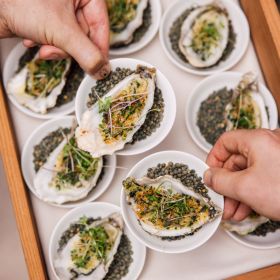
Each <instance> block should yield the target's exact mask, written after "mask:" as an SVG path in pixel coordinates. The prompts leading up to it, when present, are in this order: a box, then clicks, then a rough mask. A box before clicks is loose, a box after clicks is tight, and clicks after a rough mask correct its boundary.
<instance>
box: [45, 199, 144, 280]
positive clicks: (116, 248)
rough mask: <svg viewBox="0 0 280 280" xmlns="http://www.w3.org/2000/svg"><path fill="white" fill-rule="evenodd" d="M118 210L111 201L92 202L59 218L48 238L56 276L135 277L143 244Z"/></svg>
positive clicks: (124, 279)
mask: <svg viewBox="0 0 280 280" xmlns="http://www.w3.org/2000/svg"><path fill="white" fill-rule="evenodd" d="M118 210H119V209H118V208H117V207H116V206H114V205H112V204H108V203H92V204H87V205H85V206H83V207H80V208H76V209H74V210H72V211H70V212H69V213H68V214H67V215H65V216H64V217H63V218H62V219H61V221H60V222H59V223H58V225H57V226H56V228H55V229H54V231H53V234H52V237H51V242H50V263H51V266H52V269H53V271H54V273H55V275H56V276H57V278H58V279H60V280H68V279H95V280H102V279H106V280H113V279H114V280H121V279H122V280H128V279H136V278H137V276H138V275H139V273H140V272H141V269H142V266H143V264H144V259H145V247H144V246H141V245H140V244H139V243H138V242H137V241H136V240H135V239H134V238H133V237H132V236H131V234H130V233H129V232H127V230H126V229H125V225H124V222H123V219H122V216H121V214H120V213H119V211H118ZM135 258H140V259H135ZM135 261H137V263H135Z"/></svg>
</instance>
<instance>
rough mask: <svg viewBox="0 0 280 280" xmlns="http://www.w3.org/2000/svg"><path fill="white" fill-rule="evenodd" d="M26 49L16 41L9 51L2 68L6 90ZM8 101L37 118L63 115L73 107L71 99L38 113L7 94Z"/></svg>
mask: <svg viewBox="0 0 280 280" xmlns="http://www.w3.org/2000/svg"><path fill="white" fill-rule="evenodd" d="M25 51H26V48H25V47H24V46H23V44H22V43H18V44H17V45H16V46H15V47H14V48H13V49H12V51H11V52H10V54H9V55H8V57H7V59H6V61H5V65H4V69H3V82H4V87H5V89H6V90H7V84H8V81H9V80H10V79H11V78H12V77H13V76H14V73H15V71H16V70H17V68H18V62H19V59H20V57H21V56H22V55H23V54H24V52H25ZM8 97H9V99H10V101H11V102H12V104H13V105H14V106H15V107H16V108H17V109H18V110H20V111H21V112H23V113H25V114H26V115H28V116H31V117H34V118H38V119H52V118H57V117H61V116H65V115H69V114H71V113H73V112H74V109H75V99H73V100H72V101H70V102H68V103H66V104H64V105H62V106H60V107H54V108H53V109H50V111H48V112H47V113H46V114H40V113H35V112H33V111H32V110H30V109H28V108H27V107H25V106H23V105H21V104H20V103H18V101H17V100H16V98H15V97H14V96H12V95H8Z"/></svg>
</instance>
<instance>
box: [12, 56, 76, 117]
mask: <svg viewBox="0 0 280 280" xmlns="http://www.w3.org/2000/svg"><path fill="white" fill-rule="evenodd" d="M70 66H71V59H65V60H57V61H55V60H48V61H45V60H40V59H39V55H38V54H36V56H35V57H34V58H33V59H32V60H31V61H30V62H29V63H27V64H26V65H25V66H24V67H23V68H22V70H20V71H19V72H18V73H16V74H15V75H14V77H12V78H11V79H10V80H9V81H8V85H7V93H8V94H11V95H13V96H14V97H15V99H16V100H17V101H18V103H20V104H21V105H24V106H25V107H27V108H28V109H30V110H32V111H33V112H36V113H41V114H46V113H47V110H48V109H50V108H53V107H54V106H55V105H56V101H57V97H58V96H59V95H60V94H61V92H62V89H63V87H64V85H65V83H66V76H67V73H68V71H69V69H70Z"/></svg>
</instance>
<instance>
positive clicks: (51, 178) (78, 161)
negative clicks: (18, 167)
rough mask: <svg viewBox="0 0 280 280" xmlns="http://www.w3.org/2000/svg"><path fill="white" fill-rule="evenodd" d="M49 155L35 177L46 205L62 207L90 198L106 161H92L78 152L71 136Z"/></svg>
mask: <svg viewBox="0 0 280 280" xmlns="http://www.w3.org/2000/svg"><path fill="white" fill-rule="evenodd" d="M69 137H70V138H69V139H68V138H67V137H65V139H64V140H63V141H62V142H61V143H60V145H58V146H57V148H56V149H55V150H54V151H53V152H52V153H51V154H50V156H49V158H48V160H47V161H46V163H45V164H44V165H43V166H42V167H41V168H40V169H39V170H38V172H37V173H36V175H35V177H34V182H33V184H34V188H35V191H36V193H37V194H38V196H39V197H40V198H41V199H42V200H44V201H47V202H52V203H56V204H63V203H65V202H68V201H77V200H80V199H82V198H84V197H86V196H87V195H88V193H89V192H90V191H91V190H92V189H93V188H94V187H95V186H96V184H97V180H98V178H99V176H100V174H101V171H102V167H103V159H102V157H101V158H92V157H91V156H90V155H89V154H88V153H86V152H84V151H81V150H79V149H78V148H77V147H76V142H75V139H74V138H73V136H72V137H71V136H69Z"/></svg>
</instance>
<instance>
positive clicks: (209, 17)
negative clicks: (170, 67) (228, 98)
mask: <svg viewBox="0 0 280 280" xmlns="http://www.w3.org/2000/svg"><path fill="white" fill-rule="evenodd" d="M229 24H230V23H229V18H228V14H227V12H226V11H225V10H224V9H223V8H221V7H220V6H218V5H216V4H209V5H206V6H199V7H197V8H194V9H193V11H192V12H191V13H190V14H189V16H188V17H187V18H186V19H185V21H184V22H183V25H182V27H181V36H180V40H179V48H180V50H181V52H182V54H183V55H184V56H185V57H186V60H187V61H188V62H189V63H190V64H191V65H192V66H193V67H196V68H206V67H211V66H213V65H215V64H216V63H218V62H219V60H220V59H221V58H222V56H223V53H224V51H225V49H226V47H227V44H228V40H229Z"/></svg>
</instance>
